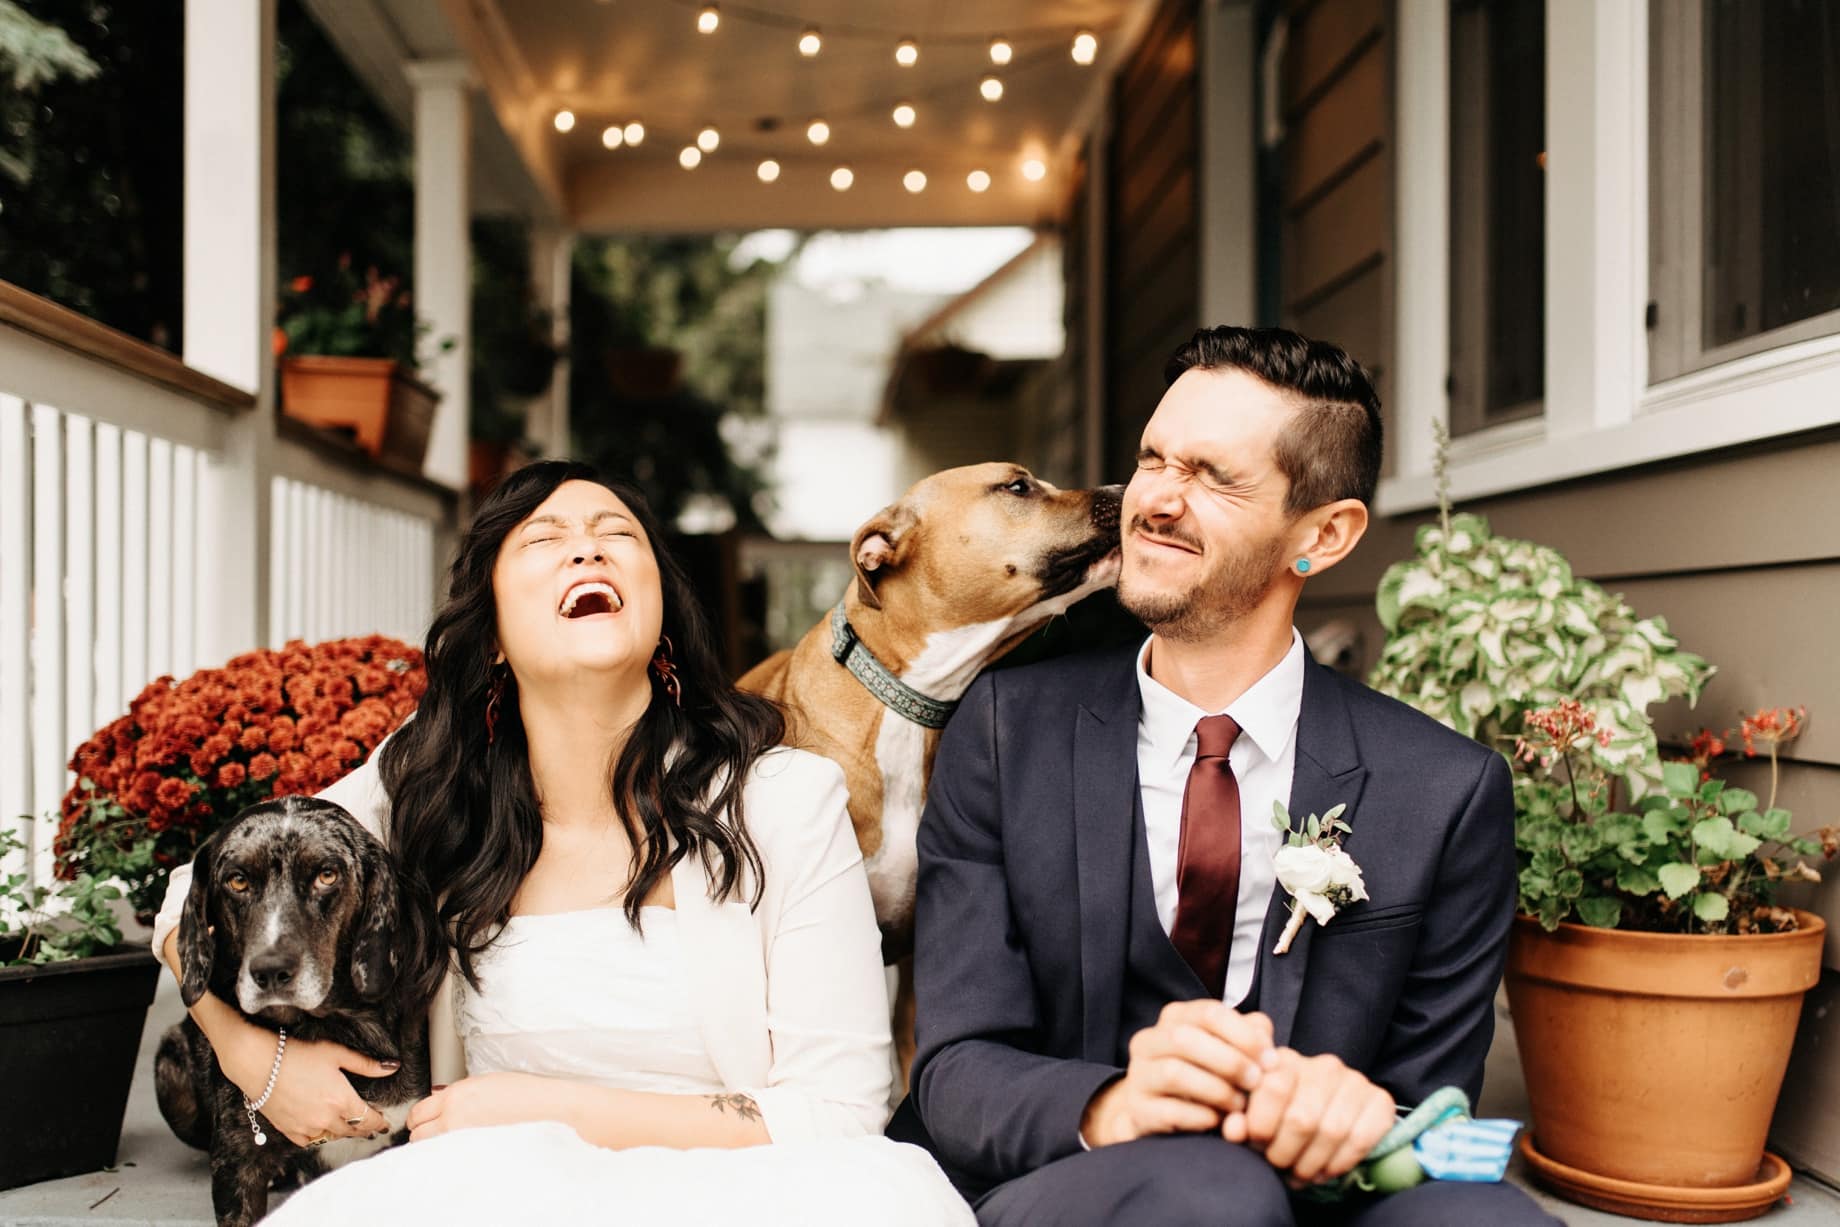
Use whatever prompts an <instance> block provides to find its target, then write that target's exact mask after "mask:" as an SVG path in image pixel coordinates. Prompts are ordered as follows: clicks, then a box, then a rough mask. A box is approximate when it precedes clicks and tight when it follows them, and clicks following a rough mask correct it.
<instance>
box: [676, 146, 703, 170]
mask: <svg viewBox="0 0 1840 1227" xmlns="http://www.w3.org/2000/svg"><path fill="white" fill-rule="evenodd" d="M702 161H703V151H702V150H701V149H698V148H697V147H696V146H695V145H685V146H684V147H683V149H681V150H680V151H678V154H677V164H678V165H679V166H681V167H683V168H684V169H685V170H695V169H696V168H697V166H698V165H699V164H701V162H702Z"/></svg>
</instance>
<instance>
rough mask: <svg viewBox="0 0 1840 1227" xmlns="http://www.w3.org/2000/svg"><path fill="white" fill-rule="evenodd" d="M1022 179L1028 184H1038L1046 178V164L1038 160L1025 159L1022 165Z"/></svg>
mask: <svg viewBox="0 0 1840 1227" xmlns="http://www.w3.org/2000/svg"><path fill="white" fill-rule="evenodd" d="M1022 177H1023V178H1024V179H1027V180H1028V181H1029V182H1030V183H1040V182H1041V181H1042V180H1043V179H1046V178H1047V177H1048V164H1047V163H1046V162H1043V161H1042V160H1041V159H1040V158H1025V159H1024V160H1023V163H1022Z"/></svg>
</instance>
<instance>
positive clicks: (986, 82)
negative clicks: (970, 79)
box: [978, 77, 1003, 102]
mask: <svg viewBox="0 0 1840 1227" xmlns="http://www.w3.org/2000/svg"><path fill="white" fill-rule="evenodd" d="M978 93H980V94H982V95H984V101H985V102H995V101H997V99H999V98H1001V97H1003V82H1002V81H1001V80H1000V79H998V78H996V77H985V78H984V79H983V80H982V81H979V82H978Z"/></svg>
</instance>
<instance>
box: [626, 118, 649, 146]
mask: <svg viewBox="0 0 1840 1227" xmlns="http://www.w3.org/2000/svg"><path fill="white" fill-rule="evenodd" d="M621 131H623V132H624V133H625V134H626V143H627V144H628V145H637V144H638V143H639V142H640V141H642V140H644V139H645V125H644V124H642V123H640V122H639V121H638V120H636V119H635V120H634V121H633V122H632V123H629V124H627V125H626V127H624V128H623V129H621Z"/></svg>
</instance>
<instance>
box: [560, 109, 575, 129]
mask: <svg viewBox="0 0 1840 1227" xmlns="http://www.w3.org/2000/svg"><path fill="white" fill-rule="evenodd" d="M574 127H575V112H573V111H557V112H556V131H558V132H567V131H569V130H571V129H572V128H574Z"/></svg>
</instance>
